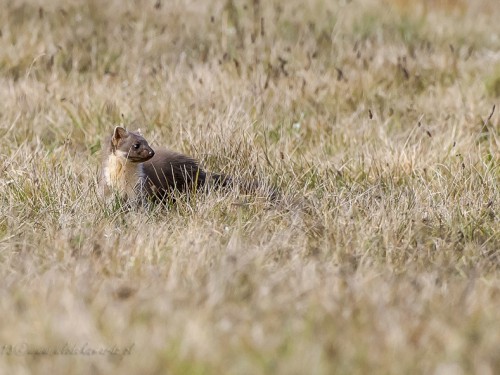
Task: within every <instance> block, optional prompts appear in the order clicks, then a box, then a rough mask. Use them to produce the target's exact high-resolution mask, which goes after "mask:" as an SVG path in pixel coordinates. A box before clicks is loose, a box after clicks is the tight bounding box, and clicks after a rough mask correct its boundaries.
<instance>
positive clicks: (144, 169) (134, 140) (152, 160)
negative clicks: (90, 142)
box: [102, 126, 257, 205]
mask: <svg viewBox="0 0 500 375" xmlns="http://www.w3.org/2000/svg"><path fill="white" fill-rule="evenodd" d="M102 164H103V168H102V169H103V170H102V185H103V186H102V187H103V192H104V194H105V195H106V196H109V195H110V194H117V195H118V197H119V198H120V200H121V201H122V202H127V203H129V204H130V203H131V204H134V203H135V204H139V205H142V204H144V203H147V202H158V201H165V200H168V199H173V195H174V193H175V192H176V191H177V192H180V193H189V192H194V191H197V190H199V189H200V188H203V187H204V186H206V185H208V184H210V186H214V187H219V188H220V187H230V186H232V185H233V182H234V181H233V179H231V178H230V177H229V176H226V175H223V174H217V173H207V172H206V171H205V170H204V169H203V168H201V167H200V165H199V163H198V162H197V161H196V160H195V159H193V158H191V157H189V156H186V155H183V154H181V153H178V152H174V151H170V150H167V149H156V151H155V150H153V149H152V148H151V146H149V144H148V142H147V141H146V139H145V138H144V137H143V136H142V134H141V132H140V131H135V132H134V131H127V130H126V129H125V128H123V127H121V126H117V127H115V129H114V131H113V134H112V135H111V137H108V138H107V139H106V141H105V144H104V147H103V160H102ZM244 185H245V186H244V189H245V190H247V191H248V190H255V189H256V187H257V183H256V182H251V183H246V184H244Z"/></svg>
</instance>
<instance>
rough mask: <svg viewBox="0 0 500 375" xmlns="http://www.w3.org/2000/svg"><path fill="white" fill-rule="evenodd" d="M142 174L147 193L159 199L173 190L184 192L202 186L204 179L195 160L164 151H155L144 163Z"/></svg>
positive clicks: (204, 174)
mask: <svg viewBox="0 0 500 375" xmlns="http://www.w3.org/2000/svg"><path fill="white" fill-rule="evenodd" d="M144 174H145V175H146V179H147V183H146V188H147V189H148V191H149V193H150V194H151V195H153V196H156V197H157V198H160V199H162V198H164V197H165V196H166V195H167V194H168V193H170V192H172V191H173V190H178V191H181V192H184V191H187V190H192V189H196V188H197V187H199V186H203V184H204V183H205V179H206V173H205V172H204V171H203V169H201V168H200V167H199V165H198V163H197V162H196V160H194V159H192V158H190V157H189V156H186V155H183V154H180V153H178V152H174V151H170V150H165V149H157V150H156V152H155V155H154V156H153V157H152V158H151V159H150V160H148V161H147V162H145V163H144Z"/></svg>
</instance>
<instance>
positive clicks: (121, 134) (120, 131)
mask: <svg viewBox="0 0 500 375" xmlns="http://www.w3.org/2000/svg"><path fill="white" fill-rule="evenodd" d="M127 136H128V131H127V130H126V129H125V128H122V127H121V126H117V127H115V130H114V131H113V137H112V138H111V140H112V142H113V144H115V145H116V144H117V143H118V140H120V139H122V138H126V137H127Z"/></svg>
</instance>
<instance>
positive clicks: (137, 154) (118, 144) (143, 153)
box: [110, 126, 155, 163]
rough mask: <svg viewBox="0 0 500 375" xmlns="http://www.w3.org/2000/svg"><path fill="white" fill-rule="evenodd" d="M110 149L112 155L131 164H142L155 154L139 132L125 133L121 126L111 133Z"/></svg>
mask: <svg viewBox="0 0 500 375" xmlns="http://www.w3.org/2000/svg"><path fill="white" fill-rule="evenodd" d="M110 148H111V149H110V151H111V152H112V153H113V154H114V155H116V156H120V157H124V158H126V159H127V160H128V161H130V162H132V163H144V162H145V161H148V160H149V159H151V158H152V157H153V156H154V154H155V152H154V151H153V149H152V148H151V147H149V144H148V142H147V141H146V140H145V139H144V137H143V136H142V135H141V134H140V133H139V132H131V131H127V130H126V129H125V128H122V127H121V126H117V127H116V128H115V130H114V131H113V135H112V136H111V142H110Z"/></svg>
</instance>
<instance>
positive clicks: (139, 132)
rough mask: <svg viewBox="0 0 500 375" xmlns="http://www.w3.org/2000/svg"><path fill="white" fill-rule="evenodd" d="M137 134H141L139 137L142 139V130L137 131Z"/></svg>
mask: <svg viewBox="0 0 500 375" xmlns="http://www.w3.org/2000/svg"><path fill="white" fill-rule="evenodd" d="M136 133H137V134H139V135H140V136H141V137H142V132H141V128H139V129H137V130H136Z"/></svg>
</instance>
